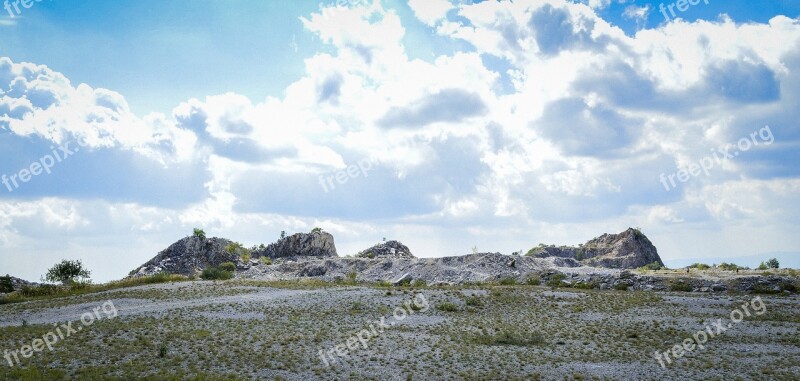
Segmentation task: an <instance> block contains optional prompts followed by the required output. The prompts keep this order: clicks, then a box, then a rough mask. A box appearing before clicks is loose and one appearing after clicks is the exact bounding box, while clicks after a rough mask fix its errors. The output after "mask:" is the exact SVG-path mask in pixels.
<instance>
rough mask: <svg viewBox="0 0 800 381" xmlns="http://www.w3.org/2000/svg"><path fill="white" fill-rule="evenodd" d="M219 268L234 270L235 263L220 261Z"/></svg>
mask: <svg viewBox="0 0 800 381" xmlns="http://www.w3.org/2000/svg"><path fill="white" fill-rule="evenodd" d="M219 269H220V270H222V271H228V272H234V271H236V265H235V264H233V262H222V263H220V265H219Z"/></svg>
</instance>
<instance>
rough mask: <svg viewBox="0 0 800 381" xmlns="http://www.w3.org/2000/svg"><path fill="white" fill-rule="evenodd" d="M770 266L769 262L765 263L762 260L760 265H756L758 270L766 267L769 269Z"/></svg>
mask: <svg viewBox="0 0 800 381" xmlns="http://www.w3.org/2000/svg"><path fill="white" fill-rule="evenodd" d="M768 268H769V267H767V264H766V263H764V262H761V263H760V264H759V265H758V267H756V269H757V270H766V269H768Z"/></svg>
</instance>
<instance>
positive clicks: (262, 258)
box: [259, 257, 272, 266]
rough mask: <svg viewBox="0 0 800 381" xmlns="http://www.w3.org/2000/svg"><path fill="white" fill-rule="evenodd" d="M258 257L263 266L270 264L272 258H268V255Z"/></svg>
mask: <svg viewBox="0 0 800 381" xmlns="http://www.w3.org/2000/svg"><path fill="white" fill-rule="evenodd" d="M259 259H260V260H261V264H263V265H265V266H269V265H271V264H272V258H270V257H261V258H259Z"/></svg>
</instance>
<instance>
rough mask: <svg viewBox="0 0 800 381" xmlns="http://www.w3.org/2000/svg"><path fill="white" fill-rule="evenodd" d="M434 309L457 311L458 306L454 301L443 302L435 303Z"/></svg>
mask: <svg viewBox="0 0 800 381" xmlns="http://www.w3.org/2000/svg"><path fill="white" fill-rule="evenodd" d="M436 309H437V310H439V311H444V312H457V311H458V306H456V305H455V303H451V302H444V303H439V304H437V305H436Z"/></svg>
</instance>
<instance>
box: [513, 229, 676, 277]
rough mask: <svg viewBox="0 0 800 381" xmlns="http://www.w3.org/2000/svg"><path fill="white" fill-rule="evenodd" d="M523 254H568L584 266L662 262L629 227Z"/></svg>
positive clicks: (647, 242) (629, 266)
mask: <svg viewBox="0 0 800 381" xmlns="http://www.w3.org/2000/svg"><path fill="white" fill-rule="evenodd" d="M527 255H529V256H533V257H536V258H547V257H558V258H570V259H574V260H576V261H578V262H580V263H581V264H583V265H586V266H594V267H606V268H616V269H635V268H639V267H642V266H645V265H649V264H653V263H656V264H658V265H659V266H664V262H662V261H661V257H659V256H658V250H656V247H655V246H653V244H652V243H651V242H650V240H649V239H647V237H646V236H645V235H644V234H643V233H642V232H640V231H639V230H637V229H632V228H629V229H628V230H625V231H624V232H622V233H619V234H603V235H601V236H599V237H597V238H593V239H591V240H589V241H588V242H586V244H584V245H582V246H580V247H574V246H558V247H557V246H545V245H540V246H538V247H535V248H533V249H531V250H530V251H529V252H528V254H527Z"/></svg>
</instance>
